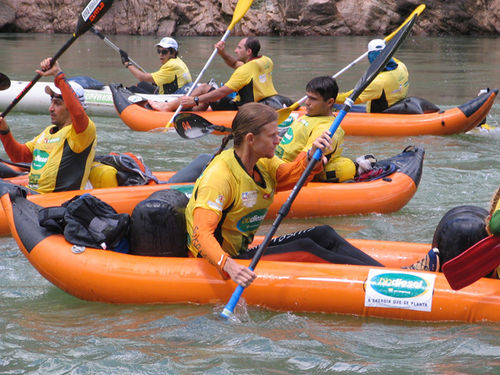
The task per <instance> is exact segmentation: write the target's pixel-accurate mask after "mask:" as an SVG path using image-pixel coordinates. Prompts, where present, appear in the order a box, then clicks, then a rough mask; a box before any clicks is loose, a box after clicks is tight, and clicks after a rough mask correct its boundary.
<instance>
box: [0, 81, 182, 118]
mask: <svg viewBox="0 0 500 375" xmlns="http://www.w3.org/2000/svg"><path fill="white" fill-rule="evenodd" d="M70 79H71V78H70ZM76 81H77V82H79V83H80V82H81V81H80V80H76ZM82 83H83V82H82ZM28 84H29V82H28V81H12V82H11V85H10V88H8V89H7V90H4V91H0V112H1V111H3V110H4V109H5V108H7V106H8V105H9V104H10V103H11V102H12V100H14V98H15V97H16V96H17V95H18V94H19V93H20V92H21V91H22V90H23V89H24V88H25V87H26V86H27V85H28ZM47 85H49V86H51V87H52V88H53V87H54V83H53V82H37V83H35V85H34V86H33V87H32V88H31V90H30V91H28V93H27V94H26V95H25V96H24V97H23V98H22V99H21V101H20V102H19V103H17V105H16V106H15V107H14V109H13V110H15V111H18V112H27V113H42V114H48V113H49V106H50V96H49V95H47V94H46V93H45V91H44V90H45V86H47ZM82 86H83V87H84V92H85V101H86V103H87V105H88V108H87V113H88V115H89V116H106V117H116V110H115V107H114V104H113V95H112V94H111V90H110V89H109V86H105V85H102V87H101V86H94V88H85V85H82ZM177 97H179V95H152V94H134V96H132V95H131V97H130V100H136V101H141V100H144V99H153V100H158V101H168V100H172V99H174V98H177Z"/></svg>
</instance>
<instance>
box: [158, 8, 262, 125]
mask: <svg viewBox="0 0 500 375" xmlns="http://www.w3.org/2000/svg"><path fill="white" fill-rule="evenodd" d="M252 3H253V0H239V1H238V3H237V4H236V7H235V8H234V12H233V19H232V20H231V23H230V24H229V26H228V27H227V30H226V32H225V33H224V35H223V36H222V38H221V39H220V41H221V42H223V41H225V40H226V39H227V37H228V36H229V34H230V33H231V30H232V29H233V27H234V25H236V24H237V23H238V22H239V21H240V20H241V19H242V18H243V16H244V15H245V13H246V12H247V11H248V9H249V8H250V6H251V5H252ZM216 54H217V48H214V51H213V52H212V54H211V55H210V57H209V58H208V61H207V62H206V63H205V66H204V67H203V69H201V72H200V74H198V77H196V80H195V81H194V82H193V85H192V86H191V87H190V88H189V90H188V92H187V94H186V96H189V95H191V93H192V92H193V90H194V89H195V88H196V86H197V85H198V83H199V82H200V79H201V77H202V76H203V74H204V73H205V71H206V70H207V68H208V66H209V65H210V63H211V62H212V60H213V59H214V57H215V55H216ZM181 110H182V106H181V105H179V106H178V107H177V109H176V111H175V113H174V114H173V116H172V117H171V118H170V120H169V121H168V123H167V125H165V127H166V128H168V127H169V126H171V125H172V122H173V121H174V119H175V116H177V115H178V114H179V112H180V111H181Z"/></svg>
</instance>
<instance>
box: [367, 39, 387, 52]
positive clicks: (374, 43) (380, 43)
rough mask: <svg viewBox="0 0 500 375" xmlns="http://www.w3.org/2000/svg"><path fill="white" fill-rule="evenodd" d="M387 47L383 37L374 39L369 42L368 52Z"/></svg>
mask: <svg viewBox="0 0 500 375" xmlns="http://www.w3.org/2000/svg"><path fill="white" fill-rule="evenodd" d="M384 48H385V41H384V40H383V39H373V40H371V41H370V43H368V52H372V51H380V50H383V49H384Z"/></svg>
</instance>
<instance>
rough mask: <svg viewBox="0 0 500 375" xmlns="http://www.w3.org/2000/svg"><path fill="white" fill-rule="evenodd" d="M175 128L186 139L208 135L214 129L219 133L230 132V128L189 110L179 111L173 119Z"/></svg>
mask: <svg viewBox="0 0 500 375" xmlns="http://www.w3.org/2000/svg"><path fill="white" fill-rule="evenodd" d="M174 125H175V130H176V131H177V133H178V134H179V135H180V136H181V137H182V138H186V139H196V138H200V137H203V136H205V135H209V134H210V133H212V132H214V131H216V132H221V133H230V132H231V129H230V128H226V127H225V126H219V125H214V124H212V123H211V122H210V121H208V120H207V119H205V118H203V117H201V116H199V115H197V114H195V113H189V112H182V113H179V114H178V115H177V116H176V117H175V120H174Z"/></svg>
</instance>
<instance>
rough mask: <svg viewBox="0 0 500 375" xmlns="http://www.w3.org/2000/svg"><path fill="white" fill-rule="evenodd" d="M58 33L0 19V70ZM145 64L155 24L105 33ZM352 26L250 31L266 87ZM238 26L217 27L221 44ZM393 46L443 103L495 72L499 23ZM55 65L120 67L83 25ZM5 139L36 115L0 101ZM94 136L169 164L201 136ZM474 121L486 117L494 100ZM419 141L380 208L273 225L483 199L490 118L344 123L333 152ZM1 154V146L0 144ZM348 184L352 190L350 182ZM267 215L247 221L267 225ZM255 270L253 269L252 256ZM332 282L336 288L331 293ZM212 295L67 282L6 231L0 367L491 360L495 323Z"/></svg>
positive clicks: (348, 54)
mask: <svg viewBox="0 0 500 375" xmlns="http://www.w3.org/2000/svg"><path fill="white" fill-rule="evenodd" d="M68 38H69V35H38V34H0V46H1V47H2V53H1V54H0V71H1V72H2V73H4V74H7V75H8V76H9V77H11V79H18V80H30V79H32V78H33V76H34V75H35V72H34V69H35V68H36V67H37V66H38V63H39V62H40V60H41V59H42V58H44V57H47V56H50V55H52V54H54V53H55V52H56V51H57V50H58V49H59V48H60V47H61V46H62V45H63V44H64V42H65V41H66V40H67V39H68ZM109 38H110V39H111V40H112V41H113V42H115V44H117V45H118V46H119V47H121V48H123V49H125V50H127V51H128V53H129V55H130V57H132V58H133V59H134V60H135V61H137V62H138V63H139V64H140V65H141V66H143V67H144V68H146V69H148V70H150V71H152V70H155V69H156V68H157V67H158V65H159V61H158V55H157V54H156V49H155V47H154V43H156V42H157V40H156V39H155V38H153V37H136V36H111V35H110V36H109ZM178 41H179V43H180V46H181V55H182V57H183V59H184V60H185V61H186V62H187V63H188V65H189V67H190V68H191V71H192V73H193V75H196V74H198V72H199V71H200V70H201V68H202V66H203V65H204V63H205V61H206V59H207V58H208V56H209V55H210V53H211V52H212V48H213V47H212V46H213V43H215V42H216V41H217V38H207V37H196V38H188V37H184V38H179V40H178ZM368 41H369V38H365V37H310V38H304V37H289V38H262V44H263V50H262V52H263V53H264V54H266V55H269V56H271V57H272V58H273V60H274V62H275V72H274V81H275V84H276V87H277V89H278V91H280V93H282V94H284V95H288V96H290V97H291V98H293V99H298V98H300V97H302V96H303V95H304V91H303V88H304V86H305V84H306V83H307V81H308V80H309V79H310V78H312V77H314V76H316V75H324V74H328V75H333V74H334V73H335V72H337V71H338V70H340V69H341V68H342V67H344V66H345V65H347V64H348V63H349V62H351V61H352V60H354V59H355V58H356V57H357V56H359V55H361V54H362V53H363V52H364V49H365V46H366V43H367V42H368ZM236 42H237V38H235V39H233V38H230V39H229V41H228V48H230V49H231V50H232V49H234V46H235V44H236ZM396 57H398V58H400V59H401V60H403V61H404V62H405V63H406V65H407V66H408V69H409V71H410V80H411V87H410V93H411V95H414V96H420V97H424V98H426V99H428V100H430V101H432V102H434V103H435V104H437V105H438V106H440V107H441V108H443V109H445V108H449V107H452V106H456V105H459V104H463V103H465V102H467V101H468V100H470V99H472V98H473V97H475V96H476V94H477V92H478V91H479V90H480V89H481V88H484V87H492V88H493V87H499V86H500V65H499V64H498V61H500V38H472V37H453V38H423V37H410V38H409V39H408V40H407V41H406V42H405V43H404V44H403V45H402V46H401V48H400V49H399V51H398V53H397V54H396ZM60 63H61V65H62V68H63V70H64V71H65V72H66V73H67V75H90V76H92V77H94V78H96V79H99V80H101V81H103V82H105V83H109V82H122V83H124V84H126V85H128V84H132V83H134V79H133V78H132V76H131V75H130V74H129V73H128V72H127V71H126V70H125V69H124V68H123V67H122V65H121V63H120V58H119V55H118V54H117V53H115V52H114V51H113V50H112V49H111V48H109V47H108V46H107V45H106V44H104V42H102V41H101V40H100V39H98V38H97V37H96V36H94V35H92V34H85V35H83V36H82V37H80V38H79V39H78V40H77V41H76V42H75V44H74V45H73V46H72V47H71V48H70V49H69V50H68V51H67V52H66V53H65V54H64V55H63V57H62V58H61V59H60ZM366 67H367V64H366V62H360V63H359V64H358V66H356V67H354V68H352V69H351V70H350V71H348V72H347V73H345V74H344V75H342V77H341V78H340V79H339V83H340V86H341V89H346V90H347V89H349V88H352V86H353V85H354V84H355V83H356V81H357V80H358V79H359V77H360V76H361V75H362V73H363V71H364V70H365V69H366ZM228 75H229V69H228V68H227V67H225V66H224V65H223V63H221V61H220V59H218V58H216V59H215V60H214V62H213V64H212V65H211V67H210V68H209V70H208V71H207V73H206V75H205V77H206V78H207V79H208V78H212V77H213V78H214V79H216V81H218V82H219V81H225V79H226V78H227V77H228ZM7 120H8V122H9V125H10V126H11V128H12V131H13V134H14V135H15V136H16V138H17V139H18V140H19V141H22V142H24V141H27V140H28V139H30V138H31V137H32V136H34V135H35V134H38V133H39V132H40V131H41V129H43V128H44V127H45V126H46V125H47V124H48V121H49V120H50V118H49V116H48V115H32V114H23V113H17V112H11V113H10V114H9V115H8V118H7ZM94 120H95V122H96V124H97V126H98V151H99V152H101V153H104V152H109V151H115V152H123V151H133V152H136V153H138V154H140V155H142V156H143V157H144V159H145V160H146V162H147V164H148V165H150V166H151V167H152V169H155V170H167V169H178V168H180V167H182V166H184V165H186V164H187V163H188V162H189V161H190V160H192V158H193V157H194V156H195V155H197V154H198V153H200V152H212V151H213V150H214V149H215V148H216V147H217V145H218V144H219V142H220V139H219V138H217V137H215V136H209V137H206V138H203V139H200V140H197V141H187V140H183V139H181V138H179V137H178V136H177V135H176V134H175V133H168V134H158V133H135V132H132V131H131V130H129V129H128V128H127V127H126V126H125V125H124V124H123V123H122V122H121V121H120V120H119V118H104V117H103V118H94ZM487 122H488V123H489V124H490V125H494V126H500V102H499V101H498V100H497V102H496V103H495V104H494V106H493V108H492V110H491V112H490V115H489V116H488V119H487ZM410 144H413V145H416V146H421V147H424V148H425V150H426V157H425V161H424V171H423V176H422V181H421V183H420V187H419V189H418V191H417V193H416V194H415V196H414V197H413V199H412V200H411V201H410V202H409V204H408V205H407V206H405V207H404V208H403V209H402V210H401V211H399V212H396V213H393V214H390V215H378V214H372V215H366V216H342V217H335V218H325V219H315V220H285V221H284V222H283V223H282V225H281V226H280V228H279V230H278V233H287V232H291V231H293V230H296V229H299V228H305V227H309V226H312V225H316V224H319V223H327V224H330V225H332V226H333V227H335V229H337V230H338V231H339V232H340V233H341V234H342V235H343V236H346V237H352V238H368V239H372V238H374V239H381V240H382V239H383V240H404V241H415V242H426V243H428V242H430V241H431V240H432V235H433V233H434V229H435V227H436V225H437V223H438V222H439V220H440V218H441V217H442V215H443V214H444V213H445V212H446V211H447V210H449V209H451V208H453V207H455V206H458V205H463V204H473V205H478V206H481V207H484V208H488V204H489V200H490V198H491V195H492V193H493V191H494V190H495V189H496V188H497V187H498V185H499V183H500V169H499V168H498V164H499V163H498V158H499V157H500V151H499V150H500V147H499V146H500V129H499V130H496V131H490V132H479V131H478V132H471V133H469V134H462V135H456V136H447V137H438V136H420V137H385V138H370V137H346V140H345V151H344V153H345V154H346V155H347V156H351V157H356V156H359V155H363V154H366V153H373V154H375V155H376V156H377V157H378V158H384V157H388V156H391V155H394V154H396V153H399V152H401V151H402V150H403V149H404V148H405V147H406V146H407V145H410ZM0 157H5V153H4V152H3V151H2V152H0ZM359 199H363V197H362V196H360V197H359ZM268 227H269V223H268V224H267V225H266V226H264V227H263V228H262V230H261V233H265V232H266V230H267V228H268ZM257 271H258V269H257ZM331 298H338V297H337V296H331ZM220 308H221V306H192V305H175V306H116V305H108V304H99V303H89V302H85V301H81V300H78V299H76V298H73V297H71V296H69V295H67V294H66V293H64V292H62V291H61V290H59V289H57V288H55V287H54V286H52V285H51V284H50V283H49V282H47V281H46V280H45V279H44V278H43V277H42V276H40V275H39V274H38V272H37V271H35V270H34V269H33V267H32V266H31V265H30V264H29V262H28V261H27V260H26V259H25V258H24V256H23V255H22V254H21V253H20V252H19V250H18V248H17V246H16V244H15V242H14V241H13V240H12V239H11V238H3V239H0V309H1V311H2V314H1V315H0V373H2V374H24V373H33V374H89V373H93V374H97V373H106V374H123V373H130V374H159V373H168V374H193V373H196V374H202V373H209V374H221V373H222V374H233V373H238V374H256V373H259V374H318V373H325V374H326V373H328V374H331V373H343V374H344V373H347V374H349V373H367V374H389V373H390V374H414V373H424V374H457V373H458V374H468V373H471V374H493V373H499V372H500V329H499V326H498V325H497V324H456V323H439V324H437V323H411V322H400V321H393V320H383V319H368V318H359V317H350V316H337V315H326V314H286V313H274V312H269V311H265V310H259V309H256V308H250V309H248V313H247V315H245V316H243V317H242V318H243V322H242V323H226V322H222V321H219V320H218V319H217V313H218V311H220Z"/></svg>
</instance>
